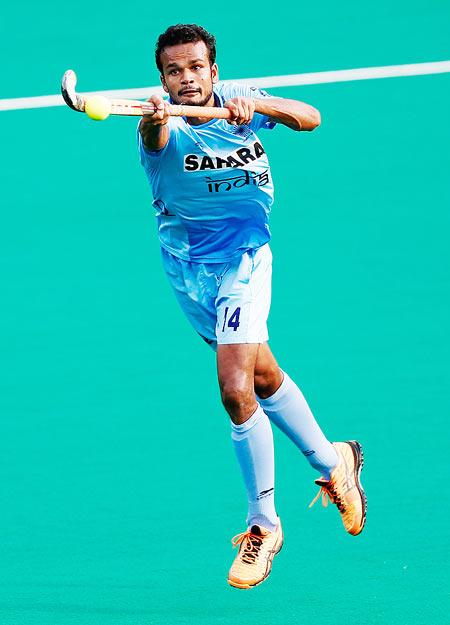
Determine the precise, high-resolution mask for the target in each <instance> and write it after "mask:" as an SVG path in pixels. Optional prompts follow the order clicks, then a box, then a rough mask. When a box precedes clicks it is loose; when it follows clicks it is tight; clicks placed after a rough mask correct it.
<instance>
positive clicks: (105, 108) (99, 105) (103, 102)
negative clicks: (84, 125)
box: [84, 95, 111, 121]
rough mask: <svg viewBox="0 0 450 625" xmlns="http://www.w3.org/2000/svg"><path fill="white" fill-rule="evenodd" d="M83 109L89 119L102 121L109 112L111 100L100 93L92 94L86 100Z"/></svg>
mask: <svg viewBox="0 0 450 625" xmlns="http://www.w3.org/2000/svg"><path fill="white" fill-rule="evenodd" d="M84 110H85V113H86V115H88V116H89V117H90V118H91V119H95V120H96V121H102V120H104V119H106V118H107V117H109V115H110V113H111V102H110V101H109V100H108V98H105V97H103V96H102V95H93V96H92V97H90V98H88V99H87V100H86V105H85V108H84Z"/></svg>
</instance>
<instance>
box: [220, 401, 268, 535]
mask: <svg viewBox="0 0 450 625" xmlns="http://www.w3.org/2000/svg"><path fill="white" fill-rule="evenodd" d="M231 438H232V440H233V445H234V450H235V452H236V456H237V459H238V461H239V465H240V467H241V472H242V477H243V478H244V482H245V488H246V490H247V498H248V515H247V525H248V526H249V527H251V526H252V525H261V526H262V527H265V528H266V529H268V530H269V531H271V532H272V531H273V530H275V529H276V527H277V525H278V522H279V520H278V517H277V513H276V512H275V504H274V486H275V464H274V451H273V434H272V428H271V426H270V422H269V419H268V418H267V416H266V415H265V414H264V411H263V410H262V408H261V407H260V406H258V408H257V410H256V412H255V413H254V414H253V415H252V416H251V417H250V419H248V420H247V421H246V422H245V423H243V424H242V425H236V424H235V423H233V422H231Z"/></svg>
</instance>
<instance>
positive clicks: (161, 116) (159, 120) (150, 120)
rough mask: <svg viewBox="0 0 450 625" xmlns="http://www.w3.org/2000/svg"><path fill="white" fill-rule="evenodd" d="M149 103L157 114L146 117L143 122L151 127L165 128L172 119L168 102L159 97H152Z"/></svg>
mask: <svg viewBox="0 0 450 625" xmlns="http://www.w3.org/2000/svg"><path fill="white" fill-rule="evenodd" d="M147 102H150V103H151V104H153V105H154V106H155V112H154V113H153V114H152V115H144V116H143V117H142V122H143V123H144V124H150V125H151V126H164V125H165V124H167V122H168V121H169V117H170V112H169V111H170V104H169V103H168V102H167V100H163V99H162V97H161V96H159V95H152V97H151V98H149V99H148V100H147Z"/></svg>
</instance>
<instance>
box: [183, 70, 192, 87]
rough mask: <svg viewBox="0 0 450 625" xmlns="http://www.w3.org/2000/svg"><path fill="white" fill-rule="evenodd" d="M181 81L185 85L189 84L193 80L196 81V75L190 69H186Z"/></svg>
mask: <svg viewBox="0 0 450 625" xmlns="http://www.w3.org/2000/svg"><path fill="white" fill-rule="evenodd" d="M181 82H182V84H183V85H187V84H189V83H191V82H194V76H193V74H192V72H191V71H190V70H188V69H185V70H184V71H183V75H182V76H181Z"/></svg>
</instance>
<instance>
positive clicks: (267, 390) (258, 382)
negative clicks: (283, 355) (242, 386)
mask: <svg viewBox="0 0 450 625" xmlns="http://www.w3.org/2000/svg"><path fill="white" fill-rule="evenodd" d="M282 382H283V374H282V373H281V371H280V369H279V367H278V365H276V366H273V367H268V368H267V369H264V370H263V371H255V393H256V395H257V396H258V397H259V398H260V399H267V398H268V397H271V395H273V394H274V393H275V392H276V391H277V390H278V389H279V388H280V386H281V383H282Z"/></svg>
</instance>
